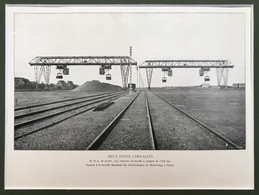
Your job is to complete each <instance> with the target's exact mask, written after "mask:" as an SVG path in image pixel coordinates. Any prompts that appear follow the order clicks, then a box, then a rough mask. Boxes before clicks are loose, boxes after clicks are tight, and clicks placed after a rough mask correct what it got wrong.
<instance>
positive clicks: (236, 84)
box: [233, 83, 246, 89]
mask: <svg viewBox="0 0 259 195" xmlns="http://www.w3.org/2000/svg"><path fill="white" fill-rule="evenodd" d="M245 87H246V85H245V83H233V88H235V89H244V88H245Z"/></svg>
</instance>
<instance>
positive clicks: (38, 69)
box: [34, 65, 51, 89]
mask: <svg viewBox="0 0 259 195" xmlns="http://www.w3.org/2000/svg"><path fill="white" fill-rule="evenodd" d="M50 71H51V67H50V66H49V65H47V66H45V65H42V66H34V73H35V81H36V89H38V85H39V83H40V79H41V76H42V74H43V75H44V79H45V83H46V84H47V85H48V84H49V78H50Z"/></svg>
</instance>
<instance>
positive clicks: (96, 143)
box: [86, 91, 158, 150]
mask: <svg viewBox="0 0 259 195" xmlns="http://www.w3.org/2000/svg"><path fill="white" fill-rule="evenodd" d="M141 93H144V106H145V107H146V109H145V111H146V121H145V122H146V124H147V125H146V126H147V131H145V132H144V133H146V134H147V138H148V139H150V140H149V141H147V144H146V145H149V146H146V147H147V148H149V149H150V150H156V149H158V148H157V143H156V137H155V133H154V129H153V124H152V117H151V112H150V108H149V102H148V97H147V94H146V92H143V91H140V92H139V93H138V94H137V95H136V96H135V97H134V98H133V99H132V100H131V101H130V102H129V103H128V104H127V105H126V106H125V107H124V108H123V109H122V110H121V112H120V113H119V114H118V115H116V117H115V118H114V119H113V120H112V121H111V122H110V123H109V124H108V125H107V126H106V127H105V128H104V129H103V130H102V131H101V133H100V134H99V135H98V136H97V137H96V138H95V139H94V140H93V141H92V142H91V144H90V145H89V146H88V147H87V148H86V150H98V149H99V148H100V147H101V146H102V144H103V143H104V142H105V140H106V138H107V137H108V136H109V135H110V133H111V132H112V131H113V129H114V128H115V127H116V126H117V125H118V123H119V122H122V123H123V121H122V120H123V117H124V115H125V113H126V112H127V111H128V110H129V108H130V106H132V104H133V103H134V101H135V100H137V98H138V97H139V96H140V94H141ZM132 122H134V123H137V122H136V121H133V120H132ZM124 126H125V125H124ZM123 130H125V129H124V128H123ZM130 133H131V134H134V132H130ZM113 136H114V135H113ZM123 139H125V138H123ZM135 141H136V140H135ZM110 142H111V141H110ZM102 148H105V146H104V147H102ZM129 149H131V148H129Z"/></svg>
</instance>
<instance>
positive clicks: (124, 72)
mask: <svg viewBox="0 0 259 195" xmlns="http://www.w3.org/2000/svg"><path fill="white" fill-rule="evenodd" d="M128 76H129V65H121V79H122V86H123V88H124V89H127V87H128V86H127V85H128Z"/></svg>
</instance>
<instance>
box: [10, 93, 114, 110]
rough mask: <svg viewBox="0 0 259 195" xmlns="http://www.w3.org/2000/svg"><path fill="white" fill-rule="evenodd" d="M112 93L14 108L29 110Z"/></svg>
mask: <svg viewBox="0 0 259 195" xmlns="http://www.w3.org/2000/svg"><path fill="white" fill-rule="evenodd" d="M112 93H114V92H108V93H102V94H95V95H88V96H84V97H79V98H70V99H65V100H58V101H52V102H46V103H41V104H34V105H30V106H20V107H16V108H15V109H14V111H19V110H28V109H31V108H36V107H41V106H46V105H51V104H57V103H63V102H69V101H73V100H80V99H85V98H90V97H97V96H101V95H106V94H112Z"/></svg>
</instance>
